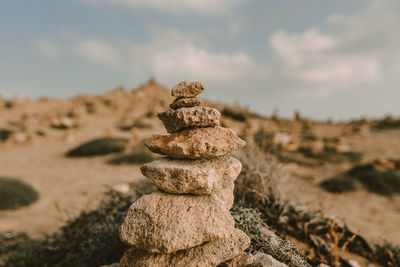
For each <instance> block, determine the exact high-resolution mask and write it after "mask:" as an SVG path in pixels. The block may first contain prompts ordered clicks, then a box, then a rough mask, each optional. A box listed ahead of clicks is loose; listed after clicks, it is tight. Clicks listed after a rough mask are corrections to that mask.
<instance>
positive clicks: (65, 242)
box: [0, 182, 154, 267]
mask: <svg viewBox="0 0 400 267" xmlns="http://www.w3.org/2000/svg"><path fill="white" fill-rule="evenodd" d="M131 187H132V188H133V190H132V191H131V192H130V193H129V194H121V193H118V192H117V191H113V190H109V191H107V192H106V194H105V199H104V200H103V202H102V203H101V204H100V205H99V207H98V208H97V209H95V210H92V211H84V212H82V213H81V214H80V215H79V216H78V217H77V218H75V219H73V220H71V221H70V222H68V223H67V224H66V225H65V226H64V227H62V228H61V229H60V231H58V232H56V233H54V234H51V235H48V236H46V237H45V238H42V239H30V240H27V241H24V242H21V243H19V244H14V245H13V247H12V248H11V247H8V248H5V249H3V250H0V252H1V253H0V259H3V260H4V262H3V265H2V264H1V262H0V266H21V267H24V266H26V267H28V266H29V267H36V266H37V267H42V266H102V265H105V264H111V263H114V262H118V261H119V259H120V258H121V256H122V254H123V253H124V251H125V250H127V249H128V246H127V245H126V244H124V243H122V241H121V240H120V239H119V235H118V228H119V226H120V225H121V224H122V222H123V220H124V219H125V216H126V213H127V211H128V208H129V207H130V205H131V204H132V202H134V201H135V200H136V199H138V198H139V197H140V196H142V195H144V194H148V193H150V192H152V191H153V190H154V187H153V186H152V185H151V184H150V183H148V182H140V183H137V184H135V185H132V186H131ZM11 250H12V251H11ZM4 258H5V259H4Z"/></svg>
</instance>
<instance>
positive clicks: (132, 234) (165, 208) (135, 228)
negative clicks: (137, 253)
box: [120, 192, 234, 253]
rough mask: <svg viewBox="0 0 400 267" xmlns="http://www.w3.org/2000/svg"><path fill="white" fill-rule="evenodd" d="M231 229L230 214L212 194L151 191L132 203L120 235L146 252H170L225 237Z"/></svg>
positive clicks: (232, 227) (126, 241)
mask: <svg viewBox="0 0 400 267" xmlns="http://www.w3.org/2000/svg"><path fill="white" fill-rule="evenodd" d="M233 229H234V219H233V217H232V216H231V214H230V213H229V211H228V210H226V209H225V208H224V206H223V203H222V202H221V200H220V199H218V198H216V197H213V196H193V195H170V194H166V193H162V192H155V193H152V194H150V195H146V196H144V197H142V198H140V199H139V200H137V201H136V202H135V203H133V204H132V206H131V207H130V208H129V211H128V214H127V216H126V218H125V221H124V223H123V224H122V225H121V227H120V238H121V240H122V241H123V242H125V243H127V244H129V245H131V246H133V247H136V248H139V249H145V250H147V251H148V252H152V253H160V252H162V253H172V252H175V251H177V250H182V249H188V248H191V247H194V246H197V245H201V244H203V243H204V242H208V241H214V240H217V239H221V238H222V239H223V238H227V237H228V236H229V233H231V232H232V230H233Z"/></svg>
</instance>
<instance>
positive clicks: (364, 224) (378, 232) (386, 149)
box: [286, 130, 400, 244]
mask: <svg viewBox="0 0 400 267" xmlns="http://www.w3.org/2000/svg"><path fill="white" fill-rule="evenodd" d="M399 136H400V131H399V130H390V131H380V132H371V133H370V134H369V135H368V136H365V137H360V136H354V137H352V138H349V143H350V145H351V147H352V150H354V151H360V152H363V154H364V159H363V161H364V162H369V161H371V160H374V159H376V158H399V157H400V139H399V138H398V137H399ZM351 167H352V164H350V163H349V162H344V163H341V164H327V165H325V166H322V167H317V168H306V167H299V166H297V165H295V164H290V165H289V166H288V169H289V170H290V173H291V175H289V179H288V181H287V182H288V188H287V189H286V190H287V194H288V195H289V196H291V197H293V198H295V199H297V200H299V201H300V202H301V203H304V204H306V205H307V206H309V207H311V208H313V209H315V210H322V211H323V212H324V213H325V214H327V215H329V216H334V217H337V218H341V219H343V220H344V222H345V223H346V224H347V225H348V226H349V227H350V229H351V230H353V231H355V232H357V233H361V234H362V235H363V236H364V237H366V238H367V239H368V240H371V241H375V242H382V241H383V240H389V241H391V242H393V243H395V244H400V195H395V196H391V197H386V196H381V195H378V194H375V193H371V192H369V191H367V190H366V189H363V188H361V189H359V190H357V191H355V192H348V193H342V194H331V193H327V192H325V191H324V190H322V189H321V188H320V187H319V186H318V184H319V183H320V182H321V181H323V180H325V179H328V178H330V177H333V176H335V175H338V174H340V173H341V172H345V171H347V170H348V169H349V168H351Z"/></svg>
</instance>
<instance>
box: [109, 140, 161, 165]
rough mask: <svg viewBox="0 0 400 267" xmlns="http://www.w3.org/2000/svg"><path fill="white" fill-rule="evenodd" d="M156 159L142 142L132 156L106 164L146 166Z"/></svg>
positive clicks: (118, 158) (123, 156)
mask: <svg viewBox="0 0 400 267" xmlns="http://www.w3.org/2000/svg"><path fill="white" fill-rule="evenodd" d="M155 159H156V156H155V154H153V153H152V152H150V151H149V150H148V149H147V147H146V145H145V144H144V140H142V141H141V142H140V143H139V144H138V145H136V146H135V147H134V148H133V151H132V152H131V153H130V154H126V155H119V156H116V157H114V158H112V159H110V160H108V161H107V162H106V163H108V164H113V165H123V164H144V163H148V162H150V161H153V160H155Z"/></svg>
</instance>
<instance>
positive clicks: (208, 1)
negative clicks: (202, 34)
mask: <svg viewBox="0 0 400 267" xmlns="http://www.w3.org/2000/svg"><path fill="white" fill-rule="evenodd" d="M239 1H240V0H91V2H94V3H99V2H109V3H119V4H126V5H129V6H133V7H137V6H146V7H151V8H156V9H161V10H165V11H171V12H183V11H187V10H193V11H196V12H199V13H219V12H224V11H227V10H228V9H229V8H230V7H231V6H233V5H234V4H236V3H237V2H239Z"/></svg>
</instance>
